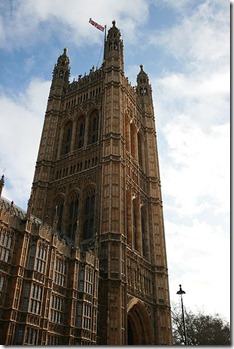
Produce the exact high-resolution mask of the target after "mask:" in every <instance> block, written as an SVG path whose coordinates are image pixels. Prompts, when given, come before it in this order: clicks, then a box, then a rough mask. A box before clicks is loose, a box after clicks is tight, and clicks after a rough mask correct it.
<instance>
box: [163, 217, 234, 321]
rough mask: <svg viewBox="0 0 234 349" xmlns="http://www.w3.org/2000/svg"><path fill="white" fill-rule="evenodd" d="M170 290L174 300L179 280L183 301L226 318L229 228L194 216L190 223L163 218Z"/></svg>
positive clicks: (188, 306) (228, 311)
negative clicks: (165, 231) (179, 222)
mask: <svg viewBox="0 0 234 349" xmlns="http://www.w3.org/2000/svg"><path fill="white" fill-rule="evenodd" d="M166 228H167V256H168V264H169V276H170V294H171V300H172V302H176V301H177V299H178V296H177V295H176V292H177V291H178V290H179V283H181V284H182V288H183V289H184V290H185V291H186V295H185V300H184V301H185V305H186V306H187V308H189V309H192V310H194V309H195V310H196V308H198V309H204V311H206V312H207V313H211V314H214V313H217V312H218V313H220V314H223V315H224V316H225V318H226V319H227V320H229V313H230V295H229V289H230V263H229V261H230V245H229V240H228V239H227V236H228V232H227V231H224V230H223V228H222V227H221V226H213V227H212V226H211V225H210V224H207V223H206V222H200V221H199V220H197V219H194V220H192V221H191V223H190V225H189V226H188V225H183V224H178V223H176V224H175V223H172V222H169V221H168V222H166Z"/></svg>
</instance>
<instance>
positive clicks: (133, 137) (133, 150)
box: [131, 122, 137, 159]
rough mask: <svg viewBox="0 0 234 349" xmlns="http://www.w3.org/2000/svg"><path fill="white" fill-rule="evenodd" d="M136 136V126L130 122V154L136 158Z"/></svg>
mask: <svg viewBox="0 0 234 349" xmlns="http://www.w3.org/2000/svg"><path fill="white" fill-rule="evenodd" d="M136 137H137V132H136V126H135V124H134V123H133V122H132V123H131V155H132V156H133V157H134V158H135V159H136V152H137V148H136Z"/></svg>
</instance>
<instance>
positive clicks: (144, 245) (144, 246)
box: [141, 206, 147, 257]
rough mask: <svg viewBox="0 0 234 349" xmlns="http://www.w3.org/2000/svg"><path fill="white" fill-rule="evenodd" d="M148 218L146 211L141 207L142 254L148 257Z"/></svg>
mask: <svg viewBox="0 0 234 349" xmlns="http://www.w3.org/2000/svg"><path fill="white" fill-rule="evenodd" d="M146 224H147V217H146V209H145V207H144V206H142V207H141V239H142V254H143V256H144V257H147V225H146Z"/></svg>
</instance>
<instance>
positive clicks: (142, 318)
mask: <svg viewBox="0 0 234 349" xmlns="http://www.w3.org/2000/svg"><path fill="white" fill-rule="evenodd" d="M127 316H128V327H127V328H128V333H127V344H128V345H152V344H153V336H152V323H151V320H150V317H149V314H148V313H147V310H146V308H145V306H144V304H143V303H142V301H140V300H139V299H137V298H133V299H132V300H131V302H130V303H129V305H128V315H127Z"/></svg>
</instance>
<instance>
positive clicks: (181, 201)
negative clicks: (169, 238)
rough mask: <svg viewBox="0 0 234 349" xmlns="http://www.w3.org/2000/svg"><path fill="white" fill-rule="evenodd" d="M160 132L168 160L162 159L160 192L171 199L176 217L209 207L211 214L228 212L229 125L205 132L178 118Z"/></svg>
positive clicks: (189, 121) (184, 119)
mask: <svg viewBox="0 0 234 349" xmlns="http://www.w3.org/2000/svg"><path fill="white" fill-rule="evenodd" d="M163 133H164V136H165V138H166V140H167V142H168V150H167V151H168V157H169V159H170V160H169V161H168V160H167V161H165V160H164V159H163V157H162V159H161V160H162V169H161V170H162V178H163V184H164V186H163V192H164V194H165V195H168V197H170V198H173V200H172V202H171V206H174V205H175V206H174V210H175V211H177V214H180V215H185V216H186V215H187V216H191V215H192V216H194V215H195V214H197V213H199V212H202V211H203V210H204V209H207V208H208V207H211V208H212V214H215V213H220V212H223V213H229V197H230V185H229V182H230V174H229V173H230V164H229V163H230V149H229V143H230V129H229V125H228V124H225V125H222V126H213V127H211V129H210V131H209V133H205V132H203V131H202V130H201V129H200V128H198V127H197V126H195V125H194V123H193V122H192V121H191V119H190V118H188V117H186V116H184V115H180V116H178V117H177V118H175V119H174V120H173V121H171V122H170V123H168V125H167V126H166V127H165V129H164V130H163ZM206 202H209V205H210V206H207V204H206ZM204 204H205V205H204Z"/></svg>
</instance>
